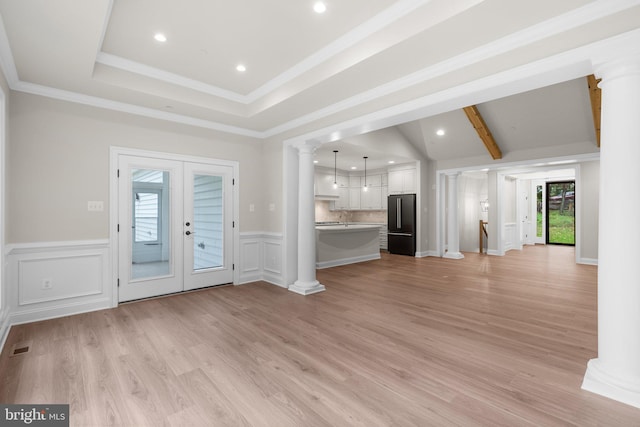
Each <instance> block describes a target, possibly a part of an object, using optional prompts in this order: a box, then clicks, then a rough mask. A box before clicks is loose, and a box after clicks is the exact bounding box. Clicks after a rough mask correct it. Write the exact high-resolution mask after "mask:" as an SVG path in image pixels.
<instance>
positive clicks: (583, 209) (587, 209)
mask: <svg viewBox="0 0 640 427" xmlns="http://www.w3.org/2000/svg"><path fill="white" fill-rule="evenodd" d="M576 187H578V188H577V197H580V200H578V203H580V218H581V221H580V258H581V259H579V260H578V261H580V262H583V263H587V264H597V262H598V220H599V209H600V162H599V161H594V162H583V163H581V164H580V180H579V181H578V182H576Z"/></svg>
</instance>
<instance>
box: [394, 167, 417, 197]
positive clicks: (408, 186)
mask: <svg viewBox="0 0 640 427" xmlns="http://www.w3.org/2000/svg"><path fill="white" fill-rule="evenodd" d="M416 188H417V186H416V170H415V169H398V170H390V171H389V194H411V193H415V192H416Z"/></svg>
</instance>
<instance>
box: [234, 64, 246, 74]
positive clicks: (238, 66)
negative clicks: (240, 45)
mask: <svg viewBox="0 0 640 427" xmlns="http://www.w3.org/2000/svg"><path fill="white" fill-rule="evenodd" d="M236 70H238V71H239V72H241V73H244V72H245V71H247V67H245V66H244V65H243V64H238V65H236Z"/></svg>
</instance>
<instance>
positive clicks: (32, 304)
mask: <svg viewBox="0 0 640 427" xmlns="http://www.w3.org/2000/svg"><path fill="white" fill-rule="evenodd" d="M7 263H8V280H7V281H8V288H9V292H8V298H9V307H10V312H11V315H10V317H11V323H12V324H18V323H25V322H33V321H37V320H44V319H49V318H54V317H60V316H66V315H70V314H77V313H83V312H87V311H93V310H100V309H104V308H109V307H110V306H111V293H112V285H111V284H110V283H109V277H110V275H109V271H110V269H109V242H108V240H92V241H79V242H77V241H76V242H55V243H35V244H20V245H10V246H9V247H8V253H7Z"/></svg>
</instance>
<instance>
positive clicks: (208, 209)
mask: <svg viewBox="0 0 640 427" xmlns="http://www.w3.org/2000/svg"><path fill="white" fill-rule="evenodd" d="M223 205H224V203H223V178H222V177H221V176H212V175H197V174H196V175H194V177H193V269H194V270H203V269H208V268H217V267H222V266H223V265H224V251H223V244H224V227H223V225H224V211H223Z"/></svg>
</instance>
